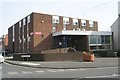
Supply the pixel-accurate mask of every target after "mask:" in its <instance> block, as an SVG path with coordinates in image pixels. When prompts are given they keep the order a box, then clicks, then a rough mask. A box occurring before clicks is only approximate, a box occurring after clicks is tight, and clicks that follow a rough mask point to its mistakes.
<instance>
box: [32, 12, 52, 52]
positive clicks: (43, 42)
mask: <svg viewBox="0 0 120 80" xmlns="http://www.w3.org/2000/svg"><path fill="white" fill-rule="evenodd" d="M33 29H34V33H35V32H41V33H42V35H37V34H34V53H40V52H41V50H45V49H50V48H52V44H53V42H52V33H51V32H52V16H50V15H46V14H38V13H34V14H33Z"/></svg>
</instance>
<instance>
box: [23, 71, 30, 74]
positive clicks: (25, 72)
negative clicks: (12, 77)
mask: <svg viewBox="0 0 120 80" xmlns="http://www.w3.org/2000/svg"><path fill="white" fill-rule="evenodd" d="M22 73H23V74H32V72H30V71H22Z"/></svg>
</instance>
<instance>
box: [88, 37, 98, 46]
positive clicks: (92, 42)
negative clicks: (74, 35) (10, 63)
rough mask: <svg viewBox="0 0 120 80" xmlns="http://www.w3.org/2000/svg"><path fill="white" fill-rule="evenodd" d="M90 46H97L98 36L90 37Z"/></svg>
mask: <svg viewBox="0 0 120 80" xmlns="http://www.w3.org/2000/svg"><path fill="white" fill-rule="evenodd" d="M90 44H97V36H90Z"/></svg>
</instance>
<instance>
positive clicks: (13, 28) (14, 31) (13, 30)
mask: <svg viewBox="0 0 120 80" xmlns="http://www.w3.org/2000/svg"><path fill="white" fill-rule="evenodd" d="M14 34H15V29H14V25H13V42H14V40H15V35H14Z"/></svg>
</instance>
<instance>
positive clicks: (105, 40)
mask: <svg viewBox="0 0 120 80" xmlns="http://www.w3.org/2000/svg"><path fill="white" fill-rule="evenodd" d="M89 43H90V44H111V43H112V42H111V36H110V35H97V36H96V35H92V36H89Z"/></svg>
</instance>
